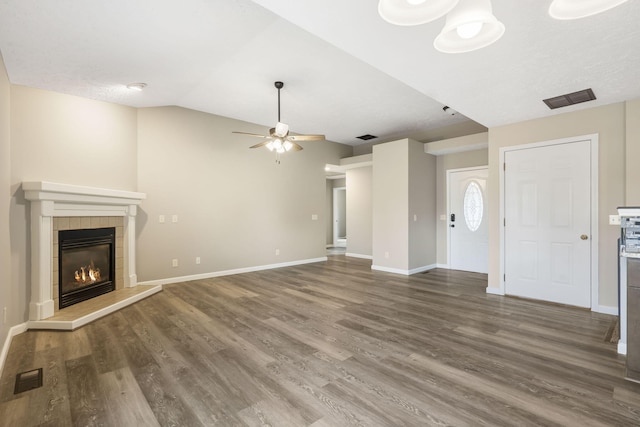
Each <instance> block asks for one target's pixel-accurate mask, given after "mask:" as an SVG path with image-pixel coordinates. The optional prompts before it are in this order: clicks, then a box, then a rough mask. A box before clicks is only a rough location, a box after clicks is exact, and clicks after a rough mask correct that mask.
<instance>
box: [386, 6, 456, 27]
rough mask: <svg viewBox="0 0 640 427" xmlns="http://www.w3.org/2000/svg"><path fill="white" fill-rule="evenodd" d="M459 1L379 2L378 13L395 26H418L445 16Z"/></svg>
mask: <svg viewBox="0 0 640 427" xmlns="http://www.w3.org/2000/svg"><path fill="white" fill-rule="evenodd" d="M458 1H459V0H380V2H379V3H378V13H379V14H380V16H381V17H382V19H384V20H385V21H387V22H389V23H391V24H395V25H420V24H426V23H427V22H431V21H435V20H436V19H438V18H440V17H442V16H444V15H446V14H447V13H448V12H449V11H451V9H453V8H454V7H455V5H456V4H457V3H458Z"/></svg>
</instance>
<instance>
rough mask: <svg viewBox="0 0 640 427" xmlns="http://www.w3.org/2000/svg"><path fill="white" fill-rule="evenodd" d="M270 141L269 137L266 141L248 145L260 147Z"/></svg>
mask: <svg viewBox="0 0 640 427" xmlns="http://www.w3.org/2000/svg"><path fill="white" fill-rule="evenodd" d="M270 142H271V140H270V139H267V140H266V141H262V142H260V143H258V144H256V145H252V146H251V147H249V148H260V147H264V146H265V145H267V144H268V143H270Z"/></svg>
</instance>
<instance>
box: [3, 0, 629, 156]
mask: <svg viewBox="0 0 640 427" xmlns="http://www.w3.org/2000/svg"><path fill="white" fill-rule="evenodd" d="M492 3H493V9H494V14H495V15H496V16H497V17H498V19H500V20H501V21H502V22H503V23H504V24H505V25H506V27H507V30H506V33H505V35H504V37H503V38H502V39H501V40H499V41H498V42H497V43H496V44H494V45H492V46H489V47H487V48H485V49H481V50H479V51H475V52H470V53H466V54H457V55H447V54H443V53H440V52H437V51H436V50H435V49H434V48H433V45H432V43H433V39H434V38H435V36H436V35H437V34H438V32H439V31H440V29H441V28H442V26H443V25H444V18H441V19H440V20H438V21H435V22H432V23H429V24H425V25H421V26H418V27H397V26H393V25H390V24H388V23H386V22H385V21H383V20H382V19H381V18H380V17H379V16H378V14H377V1H375V0H349V1H344V0H305V1H300V0H255V1H253V2H252V1H249V0H182V1H180V2H177V1H175V0H137V1H130V0H112V1H104V0H57V1H45V0H0V52H1V53H2V55H3V58H4V62H5V65H6V68H7V72H8V74H9V78H10V80H11V82H12V83H13V84H19V85H26V86H31V87H36V88H43V89H48V90H54V91H58V92H63V93H68V94H73V95H78V96H83V97H87V98H92V99H98V100H104V101H108V102H115V103H120V104H125V105H131V106H135V107H147V106H161V105H178V106H182V107H186V108H192V109H196V110H200V111H205V112H209V113H213V114H218V115H222V116H226V117H231V118H235V119H240V120H244V121H247V122H251V123H256V124H259V125H263V126H265V127H271V126H273V125H274V124H275V121H276V119H277V104H276V99H277V92H276V90H275V88H274V87H273V82H274V81H276V80H282V81H284V82H285V87H284V89H283V91H282V121H283V122H285V123H288V124H289V125H290V126H291V128H292V130H294V131H295V132H300V133H324V134H326V135H327V138H328V139H330V140H332V141H336V142H341V143H346V144H358V143H360V142H361V141H360V140H358V139H356V138H355V137H356V136H358V135H362V134H366V133H370V134H374V135H377V136H379V137H381V139H385V140H389V139H393V138H402V137H408V136H413V135H420V134H424V132H426V131H429V130H432V129H439V128H445V127H449V128H451V126H453V125H456V124H461V123H463V122H466V121H468V119H467V117H468V118H470V119H472V120H475V121H476V122H478V123H480V124H481V125H483V126H486V127H493V126H499V125H504V124H509V123H513V122H518V121H522V120H527V119H532V118H538V117H543V116H548V115H553V114H558V113H561V112H564V111H571V110H576V109H582V108H588V107H592V106H596V105H604V104H609V103H613V102H619V101H624V100H628V99H633V98H638V97H640V84H638V79H637V75H638V72H637V70H638V69H640V25H637V22H638V18H640V1H636V0H631V1H629V2H627V3H626V4H624V5H622V6H619V7H618V8H616V9H613V10H611V11H608V12H606V13H603V14H600V15H596V16H594V17H590V18H585V19H582V20H577V21H556V20H554V19H552V18H550V17H549V16H548V14H547V8H548V6H549V4H550V0H518V1H513V0H493V2H492ZM132 82H145V83H147V84H148V87H147V88H146V89H145V90H144V91H143V92H141V93H132V92H130V91H128V90H126V88H125V85H126V84H127V83H132ZM587 87H591V88H593V90H594V92H595V94H596V96H597V97H598V100H597V101H594V102H590V103H585V104H581V105H576V106H572V107H568V108H565V109H561V110H556V111H550V110H549V109H548V108H547V107H546V106H545V105H544V103H543V102H542V99H543V98H548V97H552V96H556V95H560V94H563V93H568V92H573V91H576V90H580V89H584V88H587ZM443 105H449V106H451V107H453V108H454V109H455V110H457V111H458V112H460V113H462V114H457V115H454V116H451V115H448V114H445V113H444V112H443V111H442V107H443ZM465 116H466V117H465ZM240 130H246V129H240ZM254 130H259V129H254Z"/></svg>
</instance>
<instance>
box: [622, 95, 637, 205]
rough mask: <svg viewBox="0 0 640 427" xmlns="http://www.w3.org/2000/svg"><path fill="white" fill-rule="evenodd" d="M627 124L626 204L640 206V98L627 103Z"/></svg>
mask: <svg viewBox="0 0 640 427" xmlns="http://www.w3.org/2000/svg"><path fill="white" fill-rule="evenodd" d="M625 125H626V153H625V162H626V185H625V196H626V200H625V205H626V206H640V167H638V159H640V99H635V100H633V101H628V102H627V103H626V109H625Z"/></svg>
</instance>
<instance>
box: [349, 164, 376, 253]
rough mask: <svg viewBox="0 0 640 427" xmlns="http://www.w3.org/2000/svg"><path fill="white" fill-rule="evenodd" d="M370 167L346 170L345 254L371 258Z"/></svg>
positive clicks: (371, 171)
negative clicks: (346, 234)
mask: <svg viewBox="0 0 640 427" xmlns="http://www.w3.org/2000/svg"><path fill="white" fill-rule="evenodd" d="M372 173H373V169H372V167H371V166H364V167H361V168H354V169H349V170H347V178H346V182H347V185H346V186H347V233H348V236H347V254H350V255H352V256H353V255H356V256H362V257H371V256H372V255H373V253H372V245H373V240H372V231H373V224H372V221H373V206H372V194H373V189H372V187H373V185H372Z"/></svg>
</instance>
